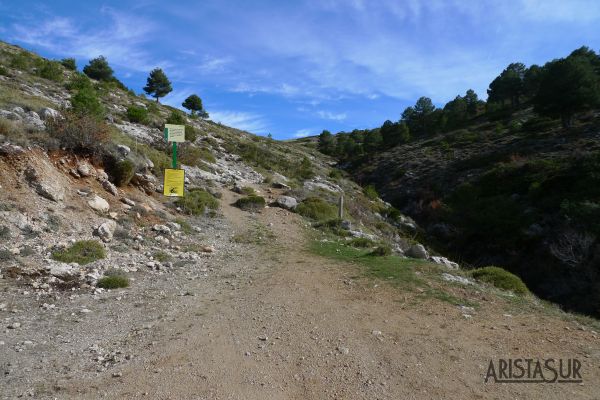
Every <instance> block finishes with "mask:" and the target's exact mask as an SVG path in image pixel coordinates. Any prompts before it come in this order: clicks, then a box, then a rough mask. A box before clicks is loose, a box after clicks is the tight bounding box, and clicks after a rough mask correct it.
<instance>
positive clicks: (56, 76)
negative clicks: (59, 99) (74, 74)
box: [39, 61, 63, 82]
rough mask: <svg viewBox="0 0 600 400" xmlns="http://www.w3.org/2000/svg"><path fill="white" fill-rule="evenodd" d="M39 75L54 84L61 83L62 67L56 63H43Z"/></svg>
mask: <svg viewBox="0 0 600 400" xmlns="http://www.w3.org/2000/svg"><path fill="white" fill-rule="evenodd" d="M39 74H40V76H41V77H42V78H44V79H49V80H51V81H55V82H61V81H62V79H63V69H62V66H61V65H60V64H59V63H57V62H56V61H45V62H44V65H43V67H42V68H41V69H40V71H39Z"/></svg>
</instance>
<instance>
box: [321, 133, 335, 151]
mask: <svg viewBox="0 0 600 400" xmlns="http://www.w3.org/2000/svg"><path fill="white" fill-rule="evenodd" d="M318 148H319V151H320V152H321V153H323V154H330V155H331V154H333V152H334V151H335V138H334V136H333V135H332V134H331V132H329V131H328V130H323V132H321V134H319V144H318Z"/></svg>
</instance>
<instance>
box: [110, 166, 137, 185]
mask: <svg viewBox="0 0 600 400" xmlns="http://www.w3.org/2000/svg"><path fill="white" fill-rule="evenodd" d="M110 172H111V175H112V177H113V181H114V183H115V185H117V186H127V185H128V184H129V182H130V181H131V179H132V178H133V176H134V175H135V165H134V164H133V162H132V161H131V160H121V161H117V162H116V163H115V164H114V166H113V168H112V171H110Z"/></svg>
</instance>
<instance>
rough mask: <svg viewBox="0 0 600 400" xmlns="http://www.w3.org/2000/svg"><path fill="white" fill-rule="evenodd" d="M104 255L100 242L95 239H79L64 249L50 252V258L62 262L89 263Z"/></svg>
mask: <svg viewBox="0 0 600 400" xmlns="http://www.w3.org/2000/svg"><path fill="white" fill-rule="evenodd" d="M105 257H106V251H105V250H104V247H103V246H102V244H101V243H100V242H98V241H96V240H80V241H78V242H75V243H73V245H72V246H71V247H69V248H67V249H64V250H58V251H55V252H53V253H52V258H53V259H54V260H56V261H61V262H64V263H72V262H74V263H77V264H80V265H85V264H89V263H91V262H94V261H96V260H100V259H102V258H105Z"/></svg>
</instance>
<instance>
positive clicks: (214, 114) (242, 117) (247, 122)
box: [209, 111, 269, 134]
mask: <svg viewBox="0 0 600 400" xmlns="http://www.w3.org/2000/svg"><path fill="white" fill-rule="evenodd" d="M209 114H210V119H211V120H213V121H215V122H220V123H222V124H223V125H227V126H231V127H234V128H237V129H240V130H243V131H248V132H252V133H259V134H266V133H269V129H268V127H269V124H268V122H267V121H266V120H265V118H264V117H263V116H262V115H260V114H256V113H252V112H243V111H211V112H210V113H209Z"/></svg>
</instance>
